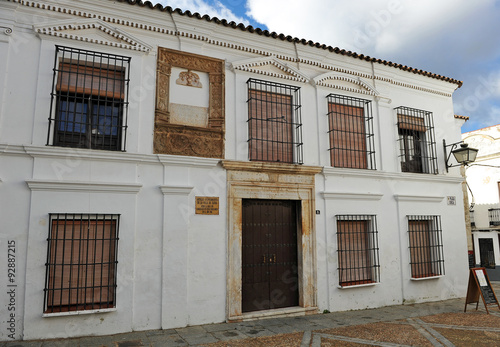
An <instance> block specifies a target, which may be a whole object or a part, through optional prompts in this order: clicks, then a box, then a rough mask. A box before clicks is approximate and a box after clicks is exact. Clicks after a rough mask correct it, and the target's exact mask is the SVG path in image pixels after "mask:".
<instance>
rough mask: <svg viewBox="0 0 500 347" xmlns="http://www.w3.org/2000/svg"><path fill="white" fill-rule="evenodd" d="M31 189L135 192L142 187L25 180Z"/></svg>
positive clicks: (102, 183) (136, 184)
mask: <svg viewBox="0 0 500 347" xmlns="http://www.w3.org/2000/svg"><path fill="white" fill-rule="evenodd" d="M26 183H27V184H28V187H29V188H30V189H31V191H64V192H82V191H83V192H89V193H123V194H137V193H138V192H139V191H140V190H141V187H142V184H140V183H115V182H82V181H56V180H36V179H32V180H26Z"/></svg>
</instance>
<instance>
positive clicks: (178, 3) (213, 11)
mask: <svg viewBox="0 0 500 347" xmlns="http://www.w3.org/2000/svg"><path fill="white" fill-rule="evenodd" d="M157 3H160V4H162V5H163V6H170V7H172V8H173V9H176V8H180V9H181V10H183V11H188V10H189V11H190V12H192V13H195V12H198V13H199V14H201V15H202V16H203V15H205V14H208V15H209V16H210V17H217V18H219V19H226V20H228V21H235V22H236V23H243V24H245V25H248V20H246V19H244V18H243V17H240V16H237V15H235V14H234V13H233V12H232V11H231V10H230V9H228V8H227V7H226V6H224V4H222V3H221V2H220V1H218V0H215V1H213V4H209V3H208V2H207V1H204V0H161V1H157Z"/></svg>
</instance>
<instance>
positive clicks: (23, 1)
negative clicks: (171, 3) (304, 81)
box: [10, 0, 452, 97]
mask: <svg viewBox="0 0 500 347" xmlns="http://www.w3.org/2000/svg"><path fill="white" fill-rule="evenodd" d="M10 1H11V2H14V3H19V4H20V5H22V6H27V7H34V8H39V9H43V10H47V11H53V12H60V13H66V14H69V15H73V16H79V17H84V18H97V19H100V20H101V21H104V22H108V23H116V24H119V25H124V26H128V27H132V28H136V29H141V30H146V31H153V32H157V33H160V34H166V35H172V36H180V37H187V38H191V39H195V40H199V41H203V42H206V43H208V44H212V45H216V46H220V47H225V48H230V49H235V50H240V51H243V52H248V53H253V54H259V55H262V56H271V55H273V54H272V53H270V52H268V51H266V50H263V49H256V48H251V47H248V46H245V45H243V44H241V43H239V42H238V43H231V42H227V41H222V40H215V39H211V38H208V37H205V36H203V35H199V34H196V33H191V32H185V31H175V30H170V29H168V28H165V27H160V26H155V25H146V24H142V23H137V22H134V21H132V20H130V19H129V18H127V19H121V18H117V17H111V16H105V15H101V14H95V13H91V12H86V11H81V10H76V9H72V8H69V7H64V6H63V5H59V4H57V3H56V4H46V3H41V2H37V1H27V0H10ZM276 57H277V58H279V59H281V60H285V61H290V62H294V63H296V62H299V63H303V64H307V65H312V66H317V67H321V68H323V69H325V70H330V71H338V72H344V73H347V74H350V75H354V76H359V77H363V78H367V79H370V78H375V79H376V80H379V81H383V82H387V83H390V84H394V85H397V86H401V87H405V88H410V89H415V90H419V91H423V92H427V93H431V94H437V95H441V96H445V97H451V95H452V94H451V93H445V92H441V91H438V90H434V89H430V88H424V87H420V86H417V85H415V84H410V83H405V82H400V81H396V80H394V79H391V78H387V77H382V76H377V75H375V76H371V75H368V74H364V73H360V72H355V71H351V70H347V69H342V68H336V67H332V66H330V65H328V64H324V63H321V62H316V61H310V60H307V59H302V58H300V59H296V58H293V57H286V56H282V55H276Z"/></svg>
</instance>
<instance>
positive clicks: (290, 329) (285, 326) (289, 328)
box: [267, 324, 302, 334]
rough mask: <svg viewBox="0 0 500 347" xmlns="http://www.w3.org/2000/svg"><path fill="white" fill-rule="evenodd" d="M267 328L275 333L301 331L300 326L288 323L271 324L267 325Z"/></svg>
mask: <svg viewBox="0 0 500 347" xmlns="http://www.w3.org/2000/svg"><path fill="white" fill-rule="evenodd" d="M267 329H268V330H269V331H272V332H274V333H276V334H290V333H296V332H300V331H302V329H301V328H298V327H296V326H292V325H288V324H282V325H271V326H268V327H267Z"/></svg>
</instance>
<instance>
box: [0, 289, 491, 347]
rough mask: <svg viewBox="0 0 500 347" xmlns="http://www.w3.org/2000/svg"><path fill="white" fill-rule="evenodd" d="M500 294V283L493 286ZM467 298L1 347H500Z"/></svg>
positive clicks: (3, 346)
mask: <svg viewBox="0 0 500 347" xmlns="http://www.w3.org/2000/svg"><path fill="white" fill-rule="evenodd" d="M493 288H494V290H495V292H496V293H500V282H495V283H493ZM464 305H465V299H464V298H461V299H452V300H446V301H438V302H432V303H424V304H412V305H398V306H388V307H382V308H377V309H367V310H359V311H348V312H334V313H327V314H316V315H308V316H301V317H286V318H269V319H264V320H257V321H249V322H242V323H221V324H209V325H200V326H193V327H187V328H181V329H168V330H149V331H141V332H133V333H126V334H116V335H109V336H93V337H81V338H72V339H58V340H38V341H12V342H0V347H17V346H19V347H42V346H43V347H46V346H71V347H73V346H75V347H77V346H79V347H104V346H107V347H136V346H162V347H163V346H165V347H170V346H210V347H226V346H227V347H229V346H234V347H243V346H245V347H246V346H277V347H278V346H283V347H288V346H297V347H306V346H308V347H328V346H430V347H436V346H474V347H479V346H500V310H499V309H498V308H497V307H492V306H489V311H490V314H489V315H488V314H486V311H485V309H484V305H483V303H482V302H480V304H479V309H478V310H477V311H476V310H475V305H474V304H470V305H468V307H467V313H464V312H463V311H464Z"/></svg>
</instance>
